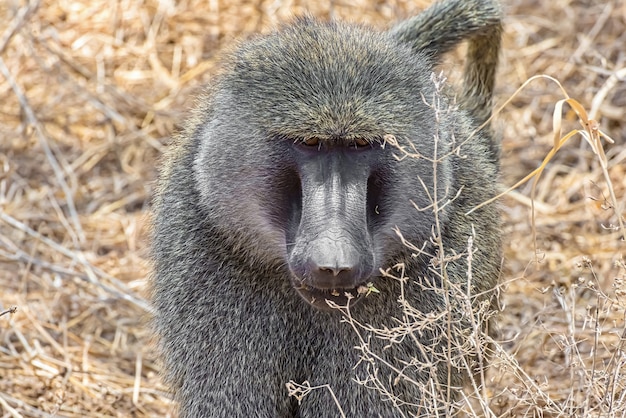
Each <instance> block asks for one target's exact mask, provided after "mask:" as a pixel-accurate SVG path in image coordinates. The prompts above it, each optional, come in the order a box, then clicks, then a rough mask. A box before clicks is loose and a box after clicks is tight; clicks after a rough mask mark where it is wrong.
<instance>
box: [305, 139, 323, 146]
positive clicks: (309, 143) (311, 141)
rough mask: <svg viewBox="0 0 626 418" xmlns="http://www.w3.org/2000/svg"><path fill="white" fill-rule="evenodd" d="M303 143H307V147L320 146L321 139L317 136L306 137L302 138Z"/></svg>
mask: <svg viewBox="0 0 626 418" xmlns="http://www.w3.org/2000/svg"><path fill="white" fill-rule="evenodd" d="M302 145H306V146H307V147H319V146H320V139H319V138H316V137H310V138H305V139H303V140H302Z"/></svg>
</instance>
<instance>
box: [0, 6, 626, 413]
mask: <svg viewBox="0 0 626 418" xmlns="http://www.w3.org/2000/svg"><path fill="white" fill-rule="evenodd" d="M339 3H340V2H337V4H334V5H333V4H332V3H331V2H314V1H310V2H306V1H304V0H301V1H293V2H292V1H284V2H275V1H258V2H246V1H237V0H233V1H229V2H226V1H219V0H216V1H211V2H205V1H199V0H187V1H179V2H167V1H161V2H158V1H152V0H147V1H144V2H136V1H129V0H118V1H114V2H109V1H98V0H96V1H81V0H59V1H54V2H41V4H40V3H39V2H38V1H36V0H32V1H31V2H30V3H27V2H26V1H25V0H22V1H19V0H8V1H5V2H1V3H0V22H4V23H5V24H3V25H0V98H1V100H0V289H1V291H0V312H3V311H5V310H6V309H9V308H10V307H12V306H16V307H17V312H15V313H13V314H10V315H9V314H5V315H2V316H0V414H1V416H3V417H5V416H7V417H19V416H26V417H42V416H50V415H55V416H64V417H82V416H107V417H108V416H166V415H167V414H168V413H170V411H171V402H170V400H169V397H168V396H167V394H166V392H165V388H164V387H163V386H162V385H161V384H160V382H159V378H158V373H159V369H158V367H159V366H158V364H157V362H156V358H155V355H154V352H153V351H152V349H151V345H150V333H149V331H148V329H147V327H146V320H147V307H146V306H147V305H146V302H145V297H146V276H147V273H148V267H147V263H146V261H145V259H146V241H145V223H146V214H147V212H148V209H149V206H150V203H149V196H150V194H151V191H152V187H153V185H152V180H153V179H154V178H155V172H156V164H157V163H156V161H158V157H159V155H160V153H161V152H162V150H163V145H164V144H165V143H166V142H167V138H168V136H169V134H170V133H171V132H172V130H173V129H174V128H175V126H176V123H178V122H179V121H180V120H181V119H182V114H184V112H185V110H186V109H187V108H188V107H189V105H190V104H191V100H190V98H191V97H193V93H194V91H196V90H197V89H198V87H199V86H201V85H202V84H204V83H206V82H210V80H211V77H212V75H214V74H215V73H216V71H218V68H217V65H216V61H217V59H218V57H219V52H220V51H221V50H223V48H228V47H229V46H231V45H232V44H233V42H234V41H235V40H236V39H238V38H245V37H248V36H251V35H252V34H253V33H255V32H258V31H267V30H268V29H269V28H271V27H272V25H274V24H276V23H278V22H282V21H285V20H288V18H289V16H291V15H292V13H294V12H295V13H299V12H303V11H305V10H306V11H309V12H310V13H312V14H314V15H316V16H321V17H329V16H335V17H339V18H343V19H347V20H351V21H359V22H365V23H369V24H372V25H375V26H377V27H384V26H385V25H387V24H388V23H389V22H391V21H394V20H397V19H400V18H403V17H407V16H410V15H412V14H414V13H417V12H418V11H419V10H421V9H422V8H423V7H424V6H425V4H426V3H428V2H427V1H420V0H416V1H412V2H405V1H400V0H397V1H396V0H390V1H388V2H386V3H382V2H377V1H366V0H352V1H351V2H341V3H340V4H339ZM507 8H508V17H507V19H506V33H505V44H504V48H505V52H504V57H503V59H502V67H501V70H500V78H499V83H498V88H499V90H498V93H497V96H498V97H499V98H500V101H501V102H504V101H505V100H506V98H508V97H510V96H511V95H512V93H513V92H514V91H515V90H516V89H517V88H518V87H519V86H521V85H522V84H523V83H524V82H525V81H526V80H527V79H528V78H530V77H531V76H533V75H536V74H548V75H551V76H553V77H555V78H557V79H558V80H559V81H560V82H561V83H562V84H563V85H564V87H565V88H566V90H567V92H568V93H569V95H570V96H571V97H572V98H574V99H576V100H577V101H578V102H579V103H581V104H582V106H583V107H585V108H586V109H587V112H589V113H590V117H591V118H592V119H595V120H597V121H598V122H599V123H600V128H601V129H602V130H603V131H604V132H606V133H608V134H609V135H610V136H611V137H612V138H614V139H615V142H616V143H615V144H614V145H610V144H605V150H606V157H607V162H608V165H607V172H608V175H609V178H610V179H611V181H612V183H613V190H614V192H615V196H616V201H617V204H618V205H620V204H621V205H622V208H621V210H622V213H623V211H624V201H625V199H626V198H625V196H626V193H625V189H626V169H625V167H626V161H625V160H626V149H624V142H625V141H626V123H624V120H626V82H625V81H624V79H623V77H624V73H625V70H624V68H625V67H626V52H625V51H626V34H625V31H624V28H625V27H626V4H624V2H623V1H621V0H607V1H605V2H594V1H574V0H562V1H556V2H552V3H547V2H538V1H532V0H524V1H522V0H511V1H508V2H507ZM460 67H461V65H460V61H457V60H456V59H455V57H451V58H450V59H449V60H448V68H450V69H452V71H458V70H459V69H460ZM613 74H616V76H614V77H613V78H611V75H613ZM619 75H621V77H622V78H621V79H619V78H616V77H617V76H619ZM561 99H563V96H562V95H561V92H560V91H559V90H558V88H556V87H555V86H554V85H553V84H549V83H547V82H542V81H538V82H533V83H532V84H531V85H530V86H529V87H528V88H526V89H525V90H523V91H522V93H521V94H520V95H519V96H517V97H516V98H515V99H514V100H513V101H512V102H511V103H510V104H509V105H508V106H507V107H506V108H505V109H504V110H503V111H502V113H501V114H500V115H499V116H498V118H497V122H496V126H498V127H499V128H500V129H501V130H502V133H503V136H504V140H503V163H502V167H503V169H502V171H503V182H504V183H505V184H508V185H512V184H514V183H515V182H516V181H517V180H519V179H521V178H523V177H524V176H525V175H526V174H528V173H529V172H531V171H532V170H534V169H535V168H537V167H538V166H539V165H540V164H541V161H542V160H543V158H544V156H545V155H547V154H548V152H549V151H550V149H551V148H552V146H553V143H554V140H553V136H552V121H553V110H554V107H555V105H556V103H557V102H558V101H559V100H561ZM563 119H564V120H563V124H564V129H565V132H567V131H569V130H570V129H574V128H577V127H578V125H577V123H578V122H577V116H576V114H575V113H574V112H571V111H569V110H568V109H567V108H566V110H565V112H564V113H563ZM530 187H531V186H524V187H522V188H521V189H518V190H517V191H516V192H513V193H511V194H509V195H508V196H507V197H505V198H503V199H502V200H501V201H502V204H503V206H504V209H505V221H506V224H505V225H506V230H505V241H506V246H505V255H506V260H505V270H504V274H503V280H504V283H505V284H506V286H505V287H506V291H505V293H504V295H503V298H502V304H503V307H504V311H503V313H502V314H501V315H500V317H499V321H498V322H499V328H500V331H501V334H502V336H501V340H502V341H501V344H500V345H499V347H500V350H499V351H498V352H497V353H496V357H495V359H494V365H493V366H492V368H491V370H490V371H489V372H488V374H487V376H486V379H487V392H488V395H489V397H490V398H491V402H490V407H491V412H492V414H493V416H503V417H505V416H506V417H508V416H537V417H539V416H550V417H551V416H581V417H582V416H606V417H608V416H622V415H624V414H625V411H626V400H625V398H626V390H624V386H625V385H626V374H625V373H624V371H623V370H622V367H623V364H624V361H625V360H624V359H625V356H624V347H623V344H624V342H623V341H624V330H625V323H624V315H625V313H626V306H625V304H626V301H625V299H624V297H625V296H626V293H625V292H626V287H625V286H626V284H625V282H626V269H625V267H624V261H623V254H624V251H625V249H626V245H625V244H624V242H623V241H621V240H620V231H619V230H616V229H615V228H613V226H615V225H618V224H619V222H618V218H617V216H616V211H615V210H614V208H612V203H611V202H612V200H611V198H610V194H609V189H608V188H607V183H606V181H605V177H604V175H603V170H602V165H601V163H600V162H599V160H598V159H597V158H596V157H595V156H594V154H593V151H592V150H591V148H590V147H589V146H588V145H587V144H586V142H585V141H583V140H581V139H580V138H578V139H571V140H570V141H569V142H568V143H567V144H566V145H565V146H564V147H562V148H561V150H560V151H559V152H558V153H557V154H556V155H555V157H554V158H553V159H552V161H551V162H550V163H549V164H548V165H547V166H546V167H545V169H544V171H543V175H542V178H541V180H540V181H539V183H538V184H537V187H536V194H535V210H536V218H535V228H536V237H537V240H536V244H535V242H534V241H533V238H532V236H533V234H532V233H531V232H532V227H531V221H530V204H529V196H530ZM535 245H536V246H537V249H538V251H539V255H538V257H536V256H535V251H534V248H535ZM537 260H538V262H537Z"/></svg>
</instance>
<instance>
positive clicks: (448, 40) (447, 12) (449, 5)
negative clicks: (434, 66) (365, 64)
mask: <svg viewBox="0 0 626 418" xmlns="http://www.w3.org/2000/svg"><path fill="white" fill-rule="evenodd" d="M501 31H502V9H501V7H500V4H499V2H498V1H496V0H448V1H438V2H436V3H435V4H433V5H432V6H431V7H429V8H428V9H426V10H424V11H423V12H422V13H420V14H418V15H417V16H415V17H413V18H411V19H408V20H405V21H403V22H400V23H399V24H397V25H395V26H394V27H393V28H391V29H390V30H389V34H390V35H391V36H392V37H394V38H396V39H398V40H399V41H400V42H402V43H406V44H408V45H410V46H411V48H412V49H413V51H415V52H416V53H419V52H421V53H425V54H426V55H428V56H431V57H432V58H433V60H434V61H438V60H439V59H440V58H441V56H442V55H443V54H445V53H446V52H448V51H450V50H452V49H453V48H454V47H456V46H457V45H458V44H459V43H460V42H462V41H464V40H468V39H472V38H474V37H485V38H487V39H496V38H497V39H498V40H499V39H500V32H501ZM498 44H499V41H498Z"/></svg>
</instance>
